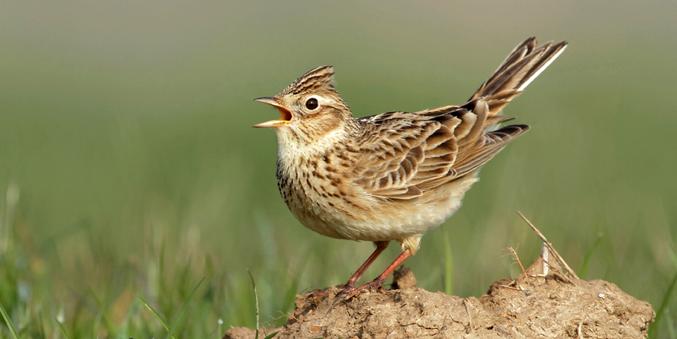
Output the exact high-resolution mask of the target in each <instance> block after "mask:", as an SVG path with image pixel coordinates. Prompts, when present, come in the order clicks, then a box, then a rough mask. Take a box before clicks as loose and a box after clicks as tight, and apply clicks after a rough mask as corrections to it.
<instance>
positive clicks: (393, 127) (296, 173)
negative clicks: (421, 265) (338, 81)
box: [255, 37, 567, 291]
mask: <svg viewBox="0 0 677 339" xmlns="http://www.w3.org/2000/svg"><path fill="white" fill-rule="evenodd" d="M566 45H567V44H566V42H558V43H553V42H548V43H545V44H542V45H540V46H538V45H537V43H536V39H535V38H533V37H531V38H528V39H526V40H525V41H524V42H522V43H520V44H519V45H517V47H515V49H513V51H512V52H511V53H510V54H509V55H508V57H507V58H506V59H505V60H504V61H503V63H502V64H501V65H500V66H499V67H498V69H497V70H496V71H495V72H494V74H493V75H492V76H491V77H490V78H489V80H487V81H486V82H484V83H483V84H482V85H481V86H480V87H479V89H477V91H475V93H474V94H473V95H472V96H471V97H470V99H468V101H467V102H466V103H464V104H462V105H460V106H454V105H449V106H443V107H439V108H434V109H426V110H422V111H418V112H387V113H382V114H378V115H373V116H369V117H364V118H355V117H353V114H352V112H351V110H350V108H349V107H348V106H347V105H346V104H345V103H344V101H343V99H342V98H341V96H340V95H339V94H338V92H337V91H336V89H335V88H334V84H333V78H334V69H333V67H332V66H322V67H318V68H315V69H313V70H311V71H309V72H307V73H305V74H304V75H302V76H301V77H300V78H298V79H297V80H296V81H294V82H293V83H292V84H290V85H289V86H287V88H285V89H284V90H283V91H282V92H280V93H279V94H277V95H275V96H272V97H263V98H258V99H256V100H257V101H259V102H262V103H266V104H269V105H272V106H274V107H275V108H276V109H277V110H278V111H279V112H280V118H279V119H278V120H271V121H267V122H264V123H260V124H258V125H255V127H270V128H274V129H275V131H276V132H277V143H278V151H277V186H278V188H279V190H280V193H281V195H282V198H283V199H284V201H285V202H286V204H287V206H288V207H289V209H290V210H291V211H292V213H293V214H294V215H295V216H296V217H297V218H298V220H299V221H300V222H301V223H302V224H303V225H305V226H306V227H308V228H310V229H311V230H313V231H316V232H318V233H321V234H323V235H326V236H329V237H332V238H337V239H350V240H367V241H372V242H374V244H375V245H376V249H375V250H374V252H373V253H372V254H371V255H370V256H369V258H367V260H366V261H365V262H364V263H363V264H362V265H361V266H360V267H359V268H358V269H357V271H356V272H355V273H354V274H353V275H352V276H351V277H350V278H349V279H348V282H347V283H346V284H345V285H343V286H344V288H345V291H357V290H358V289H356V288H355V283H356V282H357V280H358V279H359V278H360V276H361V275H362V273H363V272H364V271H365V270H366V269H367V268H368V267H369V265H370V264H371V263H372V262H373V261H374V260H375V259H376V258H377V257H378V256H379V254H381V252H383V250H384V249H385V248H386V247H387V246H388V244H389V242H390V241H391V240H396V241H398V242H400V244H401V246H402V252H401V254H400V255H399V256H398V257H397V258H396V259H395V260H394V261H393V262H392V264H390V265H389V266H388V267H387V268H386V269H385V271H383V273H381V274H380V275H379V276H378V277H376V279H374V280H373V281H371V282H370V283H367V284H364V285H362V288H380V287H381V286H382V284H383V282H384V280H385V279H386V277H387V276H388V275H389V274H390V273H392V271H393V270H394V269H395V268H396V267H397V266H399V265H400V264H401V263H402V262H404V261H405V260H406V259H407V258H409V257H410V256H412V255H414V254H415V253H416V251H417V250H418V248H419V244H420V241H421V237H422V236H423V234H424V233H425V232H426V231H428V230H429V229H431V228H433V227H436V226H438V225H440V224H441V223H443V222H444V221H445V220H446V219H447V218H449V217H450V216H451V215H452V214H453V213H454V212H455V211H456V210H458V208H459V207H460V206H461V200H462V198H463V195H464V194H465V192H466V191H468V189H470V187H471V186H472V184H473V183H475V182H476V181H477V180H478V171H479V169H480V168H481V167H482V166H483V165H484V164H485V163H487V162H488V161H489V160H491V159H492V158H493V157H494V156H495V155H496V154H497V153H498V152H499V151H501V150H502V149H503V148H504V147H505V146H506V145H507V144H508V143H509V142H510V141H512V140H514V139H515V138H516V137H518V136H520V135H522V134H523V133H524V132H526V131H527V130H528V128H529V127H528V126H527V125H522V124H513V125H504V126H501V125H502V123H505V122H506V121H507V120H509V119H508V118H506V117H505V116H503V115H501V114H500V113H501V110H502V109H503V108H504V107H505V106H506V105H507V104H508V103H509V102H510V101H511V100H513V99H514V98H515V97H516V96H518V95H519V94H520V93H522V91H524V89H525V88H526V87H527V86H528V85H529V84H530V83H531V82H532V81H533V80H534V79H536V77H538V75H540V74H541V72H543V70H545V69H546V68H547V67H548V66H549V65H550V64H551V63H552V62H553V61H554V60H555V59H556V58H557V57H558V56H559V55H560V54H561V53H562V52H563V51H564V49H565V48H566ZM360 289H361V288H360Z"/></svg>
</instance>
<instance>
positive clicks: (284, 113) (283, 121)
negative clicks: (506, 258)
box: [254, 97, 291, 128]
mask: <svg viewBox="0 0 677 339" xmlns="http://www.w3.org/2000/svg"><path fill="white" fill-rule="evenodd" d="M254 101H258V102H262V103H264V104H268V105H271V106H273V107H275V108H277V110H278V111H279V112H280V119H278V120H270V121H266V122H262V123H260V124H256V125H254V127H257V128H277V127H282V126H286V125H287V124H289V121H291V112H289V110H288V109H287V108H286V107H284V106H283V105H282V104H281V103H280V101H278V99H277V98H275V97H261V98H256V99H254Z"/></svg>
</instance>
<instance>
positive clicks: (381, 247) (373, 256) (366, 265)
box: [343, 241, 389, 289]
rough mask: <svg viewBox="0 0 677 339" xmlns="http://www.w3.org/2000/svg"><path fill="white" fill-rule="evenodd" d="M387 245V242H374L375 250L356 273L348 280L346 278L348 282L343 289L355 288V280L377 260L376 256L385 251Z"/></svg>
mask: <svg viewBox="0 0 677 339" xmlns="http://www.w3.org/2000/svg"><path fill="white" fill-rule="evenodd" d="M388 243H389V242H388V241H375V242H374V245H376V249H375V250H374V252H372V253H371V255H370V256H369V258H367V260H365V261H364V263H362V265H361V266H360V267H359V268H358V269H357V271H355V273H353V275H351V276H350V278H348V282H347V283H346V284H345V285H343V288H344V289H352V288H353V287H355V283H356V282H357V280H358V279H360V277H361V276H362V274H363V273H364V271H366V270H367V268H369V266H370V265H371V264H372V263H373V262H374V260H376V258H378V256H379V255H381V252H383V250H385V249H386V247H388Z"/></svg>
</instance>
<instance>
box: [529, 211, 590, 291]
mask: <svg viewBox="0 0 677 339" xmlns="http://www.w3.org/2000/svg"><path fill="white" fill-rule="evenodd" d="M517 214H519V216H520V217H521V218H522V220H524V221H525V222H526V223H527V225H529V227H531V229H532V230H533V231H534V232H535V233H536V235H538V237H539V238H541V240H542V241H543V244H545V246H546V247H547V248H548V250H549V252H550V253H551V254H552V255H553V256H554V257H555V259H557V261H558V262H559V263H560V264H561V265H562V267H564V270H565V271H566V273H567V274H569V275H570V276H571V277H573V278H575V279H577V280H578V279H580V278H579V277H578V275H576V272H574V270H573V269H571V267H569V264H567V262H566V261H564V258H562V256H561V255H559V252H557V250H556V249H555V247H554V246H553V245H552V243H551V242H550V241H549V240H548V238H546V237H545V235H543V232H541V231H540V230H539V229H538V228H537V227H536V226H535V225H534V224H533V223H532V222H531V221H530V220H529V219H527V217H526V216H525V215H524V214H522V212H520V211H517Z"/></svg>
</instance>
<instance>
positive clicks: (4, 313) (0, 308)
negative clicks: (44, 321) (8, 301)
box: [0, 304, 19, 339]
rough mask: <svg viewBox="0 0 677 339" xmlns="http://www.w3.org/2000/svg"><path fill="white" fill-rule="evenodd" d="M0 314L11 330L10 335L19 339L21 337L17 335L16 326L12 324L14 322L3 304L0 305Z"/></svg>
mask: <svg viewBox="0 0 677 339" xmlns="http://www.w3.org/2000/svg"><path fill="white" fill-rule="evenodd" d="M0 314H2V319H3V320H5V324H7V328H9V333H10V334H11V335H12V338H13V339H19V336H18V335H17V334H16V328H14V324H12V320H11V319H10V318H9V315H8V314H7V311H5V308H4V307H3V306H2V304H0Z"/></svg>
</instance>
